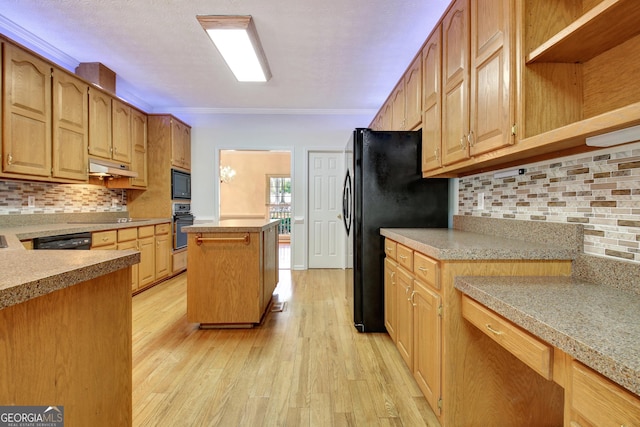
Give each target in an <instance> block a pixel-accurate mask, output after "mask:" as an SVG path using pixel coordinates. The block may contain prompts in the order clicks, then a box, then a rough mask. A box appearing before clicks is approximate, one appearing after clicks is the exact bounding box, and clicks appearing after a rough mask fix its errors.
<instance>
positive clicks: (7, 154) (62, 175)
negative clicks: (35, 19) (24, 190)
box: [2, 42, 88, 182]
mask: <svg viewBox="0 0 640 427" xmlns="http://www.w3.org/2000/svg"><path fill="white" fill-rule="evenodd" d="M3 46H4V53H3V60H2V64H3V79H4V81H3V88H4V90H3V101H2V103H3V108H2V111H3V122H4V126H3V130H2V175H3V176H7V177H14V178H20V177H25V178H27V179H36V180H45V181H59V182H78V181H83V182H84V181H87V140H88V121H87V108H88V106H87V100H86V93H87V89H88V85H87V84H86V83H84V82H82V80H80V79H78V78H76V77H74V76H73V75H71V74H69V73H67V72H65V71H63V70H61V69H59V68H54V67H53V66H52V65H51V64H49V63H48V62H46V61H45V60H43V59H41V58H39V57H38V56H36V55H34V54H31V53H29V52H28V51H26V50H24V49H22V48H20V47H18V46H15V45H13V44H11V43H8V42H4V43H3Z"/></svg>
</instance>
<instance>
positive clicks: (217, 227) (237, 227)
mask: <svg viewBox="0 0 640 427" xmlns="http://www.w3.org/2000/svg"><path fill="white" fill-rule="evenodd" d="M229 221H232V220H229ZM250 221H253V220H250ZM259 222H260V221H259ZM278 224H280V220H279V219H271V220H264V223H262V224H260V223H255V224H251V223H248V224H241V223H237V222H235V221H233V222H229V223H228V224H220V223H218V222H204V223H201V224H198V223H196V224H194V225H189V226H186V227H182V230H183V231H184V232H186V233H242V232H249V233H250V232H259V231H265V230H268V229H269V228H272V227H276V226H277V225H278Z"/></svg>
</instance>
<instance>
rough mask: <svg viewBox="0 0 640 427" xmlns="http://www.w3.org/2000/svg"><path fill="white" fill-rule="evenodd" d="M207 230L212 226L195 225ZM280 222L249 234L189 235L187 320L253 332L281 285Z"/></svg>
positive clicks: (234, 231)
mask: <svg viewBox="0 0 640 427" xmlns="http://www.w3.org/2000/svg"><path fill="white" fill-rule="evenodd" d="M198 227H202V229H203V230H206V229H207V228H206V227H207V224H203V225H202V226H200V225H197V226H192V228H196V229H198ZM277 227H278V221H274V222H271V223H270V224H268V225H265V226H264V227H259V228H258V229H256V227H250V228H247V231H238V228H237V227H236V228H230V229H229V231H222V230H221V228H220V227H217V226H216V227H213V228H211V230H212V231H211V232H207V231H204V232H192V231H187V232H188V243H187V257H188V265H189V268H188V269H187V320H188V321H189V322H194V323H200V326H201V327H251V326H253V325H255V324H259V323H260V322H261V320H262V318H263V316H264V315H265V312H266V310H267V308H268V307H269V304H270V302H271V299H272V294H273V291H274V289H275V287H276V285H277V282H278V279H279V277H278V231H277Z"/></svg>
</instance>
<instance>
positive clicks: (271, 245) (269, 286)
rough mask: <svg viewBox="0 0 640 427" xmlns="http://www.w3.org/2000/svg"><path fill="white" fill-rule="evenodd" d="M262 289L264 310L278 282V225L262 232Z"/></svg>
mask: <svg viewBox="0 0 640 427" xmlns="http://www.w3.org/2000/svg"><path fill="white" fill-rule="evenodd" d="M262 238H263V246H264V254H263V257H264V258H263V263H262V264H263V280H262V282H263V289H262V304H261V310H265V309H266V308H267V305H268V304H269V301H271V298H272V296H273V291H274V289H275V288H276V285H277V283H278V227H271V228H269V229H267V230H265V231H264V232H263V233H262Z"/></svg>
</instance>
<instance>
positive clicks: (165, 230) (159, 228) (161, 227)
mask: <svg viewBox="0 0 640 427" xmlns="http://www.w3.org/2000/svg"><path fill="white" fill-rule="evenodd" d="M170 231H171V225H170V224H169V223H166V224H158V225H156V234H169V232H170Z"/></svg>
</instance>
